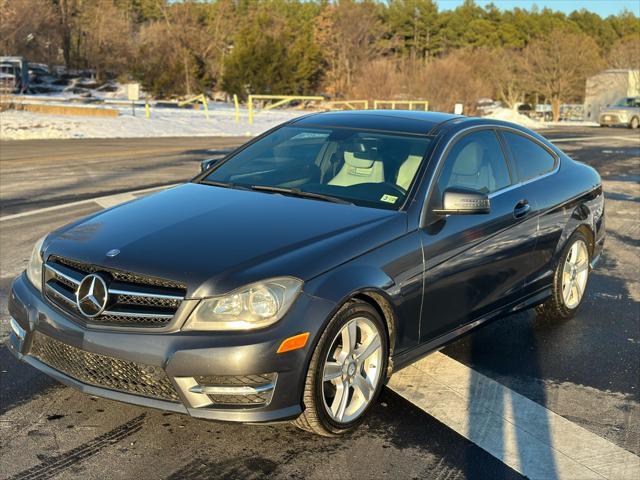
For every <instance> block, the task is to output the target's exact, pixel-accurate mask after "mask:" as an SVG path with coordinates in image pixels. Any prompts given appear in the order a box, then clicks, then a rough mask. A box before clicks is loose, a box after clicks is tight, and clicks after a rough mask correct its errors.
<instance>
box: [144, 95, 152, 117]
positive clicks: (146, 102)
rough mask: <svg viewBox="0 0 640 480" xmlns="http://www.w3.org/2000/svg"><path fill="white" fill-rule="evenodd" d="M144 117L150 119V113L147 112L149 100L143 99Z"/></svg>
mask: <svg viewBox="0 0 640 480" xmlns="http://www.w3.org/2000/svg"><path fill="white" fill-rule="evenodd" d="M144 115H145V117H147V118H151V112H150V111H149V99H148V98H145V99H144Z"/></svg>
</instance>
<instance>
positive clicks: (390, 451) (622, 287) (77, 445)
mask: <svg viewBox="0 0 640 480" xmlns="http://www.w3.org/2000/svg"><path fill="white" fill-rule="evenodd" d="M541 133H542V134H543V135H545V136H547V137H548V138H550V139H551V140H552V141H554V142H556V143H557V145H558V146H560V147H561V148H563V149H564V150H565V151H566V152H567V153H568V154H569V155H571V156H573V157H574V158H575V159H577V160H580V161H583V162H585V163H588V164H590V165H592V166H594V167H595V168H597V169H598V171H599V172H600V174H601V176H602V178H603V182H604V187H605V190H606V199H607V203H606V211H607V232H608V237H607V241H606V245H605V250H606V251H605V255H604V258H603V260H602V262H601V263H600V265H599V266H598V268H597V269H596V270H595V271H594V272H593V274H592V277H591V280H590V283H589V286H588V288H587V296H586V298H585V303H584V305H583V307H582V309H581V311H580V312H579V314H578V315H577V316H576V317H575V318H573V319H571V320H570V321H567V322H564V323H561V324H559V323H552V322H548V321H544V320H542V319H539V318H536V316H535V314H534V313H532V312H525V313H520V314H516V315H513V316H511V317H508V318H506V319H503V320H501V321H499V322H496V323H493V324H491V325H488V326H486V327H484V328H482V329H480V330H478V331H475V332H473V333H472V334H470V335H468V336H466V337H464V338H462V339H460V340H458V341H457V342H455V343H453V344H452V345H450V346H449V347H447V348H446V349H444V350H443V351H442V352H440V353H437V354H435V355H433V356H431V357H428V358H427V359H425V360H424V361H422V362H421V363H420V365H418V366H417V367H415V368H414V369H413V370H411V368H413V367H410V368H409V369H406V370H405V371H403V372H404V373H403V374H402V375H399V376H398V378H397V379H396V378H395V377H394V379H393V380H392V382H391V383H390V385H389V387H387V388H385V390H384V391H383V394H382V397H381V398H380V400H379V402H378V404H377V405H376V406H375V408H374V410H373V414H372V415H371V416H370V417H369V418H368V419H367V421H366V422H365V424H364V425H363V426H362V427H361V428H360V429H359V430H358V431H357V432H355V433H353V434H351V435H349V436H348V437H346V438H340V439H324V438H319V437H314V436H312V435H310V434H306V433H304V432H301V431H298V430H297V429H295V428H294V427H293V426H290V425H288V424H278V425H268V426H264V425H262V426H250V425H234V424H224V423H210V422H203V421H199V420H194V419H191V418H188V417H184V416H180V415H177V414H170V413H164V412H161V411H156V410H151V409H145V408H141V407H136V406H130V405H125V404H119V403H116V402H112V401H108V400H103V399H99V398H93V397H89V396H86V395H84V394H81V393H79V392H76V391H74V390H72V389H70V388H68V387H64V386H61V385H59V384H57V383H56V382H54V381H52V380H50V379H48V378H47V377H46V376H44V375H43V374H40V373H39V372H37V371H36V370H34V369H32V368H31V367H28V366H26V365H23V364H20V363H18V362H17V361H16V360H14V358H13V357H12V356H11V354H10V353H9V352H8V350H7V348H6V346H5V345H4V344H5V342H6V340H7V337H8V330H9V326H8V318H9V317H8V313H7V310H6V302H7V295H8V290H9V288H10V283H11V280H12V279H13V278H14V277H15V276H16V275H17V274H18V273H19V272H20V271H22V270H23V269H24V267H25V265H26V263H27V260H28V257H29V254H30V251H31V248H32V245H33V243H34V242H35V241H36V240H37V239H38V238H39V237H40V236H41V235H43V234H44V233H46V232H48V231H50V230H52V229H53V228H55V227H57V226H60V225H62V224H64V223H67V222H69V221H71V220H73V219H75V218H77V217H79V216H82V215H86V214H88V213H91V212H94V211H97V210H99V209H101V208H105V207H108V206H110V205H114V204H116V203H119V202H121V201H125V200H127V199H130V198H132V197H134V196H136V195H145V194H148V191H146V190H145V189H148V188H157V187H162V186H166V185H169V184H173V183H178V182H180V181H184V180H186V179H188V178H190V177H191V176H192V175H193V174H195V173H196V172H197V170H198V168H199V164H198V160H199V159H202V158H206V157H207V155H208V152H207V150H208V149H217V148H225V147H229V146H233V145H235V144H238V143H240V142H241V140H239V139H234V138H205V137H198V138H181V139H144V140H141V139H138V140H122V139H120V140H99V141H98V140H55V141H53V140H51V141H25V142H0V206H1V209H2V211H1V212H0V478H11V479H18V478H38V479H45V478H54V477H56V478H77V477H80V476H82V477H83V478H96V479H98V478H123V479H124V478H135V477H140V478H190V479H205V478H207V479H209V478H318V479H326V478H331V479H332V478H342V479H344V478H360V479H363V478H364V479H368V478H387V477H388V478H429V479H432V478H433V479H442V480H444V479H447V480H450V479H462V478H482V479H484V478H491V479H511V478H523V477H524V476H529V477H532V478H555V477H560V478H614V479H617V478H640V476H635V475H636V473H635V472H640V459H638V455H640V396H639V390H640V256H639V255H638V247H639V246H640V134H638V133H637V131H630V130H627V129H618V128H612V129H600V128H586V127H581V128H578V127H565V128H558V129H549V130H544V131H542V132H541ZM141 190H142V191H141ZM401 373H402V372H401ZM630 475H633V476H630Z"/></svg>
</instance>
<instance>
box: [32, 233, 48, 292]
mask: <svg viewBox="0 0 640 480" xmlns="http://www.w3.org/2000/svg"><path fill="white" fill-rule="evenodd" d="M45 238H47V236H46V235H45V236H44V237H42V238H41V239H40V240H38V241H37V242H36V244H35V245H34V247H33V250H32V252H31V258H30V259H29V264H28V265H27V278H28V279H29V281H30V282H31V283H32V284H33V286H34V287H36V288H37V289H38V290H39V291H42V244H43V243H44V239H45Z"/></svg>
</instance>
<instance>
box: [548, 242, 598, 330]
mask: <svg viewBox="0 0 640 480" xmlns="http://www.w3.org/2000/svg"><path fill="white" fill-rule="evenodd" d="M590 262H591V255H590V253H589V240H588V239H587V237H586V236H585V235H584V234H583V233H582V232H575V233H574V234H573V235H572V236H571V237H570V238H569V241H568V242H567V244H566V245H565V247H564V250H563V251H562V255H560V261H559V262H558V266H557V267H556V270H555V272H554V275H553V293H552V295H551V298H549V299H548V300H547V301H546V302H545V303H543V304H542V305H540V306H538V307H536V311H537V312H538V313H539V314H540V315H542V316H544V317H546V318H550V319H553V320H567V319H569V318H571V317H573V316H574V315H575V313H576V311H577V310H578V308H579V307H580V305H581V304H582V300H583V299H584V293H585V291H586V288H587V283H588V281H589V270H590Z"/></svg>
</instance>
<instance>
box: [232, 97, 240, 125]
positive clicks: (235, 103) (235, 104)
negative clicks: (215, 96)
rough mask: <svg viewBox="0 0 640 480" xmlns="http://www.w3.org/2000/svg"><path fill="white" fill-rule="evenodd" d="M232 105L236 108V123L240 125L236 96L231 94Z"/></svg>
mask: <svg viewBox="0 0 640 480" xmlns="http://www.w3.org/2000/svg"><path fill="white" fill-rule="evenodd" d="M233 105H234V106H235V108H236V123H240V106H239V105H238V95H236V94H235V93H234V94H233Z"/></svg>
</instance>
